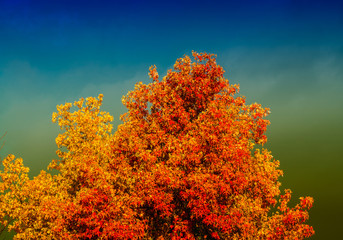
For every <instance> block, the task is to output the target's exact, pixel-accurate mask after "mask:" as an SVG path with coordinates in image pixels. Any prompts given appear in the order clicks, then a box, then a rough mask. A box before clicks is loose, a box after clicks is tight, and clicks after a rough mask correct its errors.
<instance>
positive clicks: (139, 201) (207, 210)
mask: <svg viewBox="0 0 343 240" xmlns="http://www.w3.org/2000/svg"><path fill="white" fill-rule="evenodd" d="M193 57H194V60H193V61H192V60H191V58H190V57H188V56H185V57H184V58H180V59H178V60H177V61H176V63H175V65H174V68H173V69H172V70H169V71H168V73H167V75H166V76H165V77H164V78H163V79H160V78H159V76H158V73H157V70H156V67H151V68H150V73H149V75H150V77H151V78H152V82H151V83H150V84H147V85H146V84H143V83H138V84H137V85H136V86H135V89H134V90H133V91H131V92H129V93H128V94H127V96H125V97H123V99H122V101H123V104H124V105H125V106H126V107H127V109H128V112H127V113H126V114H124V115H122V116H121V119H122V120H123V124H121V125H120V126H119V127H118V129H117V131H116V132H115V133H112V125H111V121H112V120H113V118H112V117H111V116H110V115H109V114H108V113H106V112H102V111H100V106H101V103H102V98H103V96H102V95H99V97H98V98H87V99H86V100H84V99H80V100H79V101H76V102H75V103H74V108H76V110H73V109H74V108H73V105H72V104H71V103H66V104H64V105H60V106H58V107H57V110H58V111H57V113H54V114H53V121H54V122H58V124H59V126H60V127H61V129H62V130H63V133H61V134H60V135H59V136H58V137H57V138H56V143H57V146H58V148H59V149H58V151H57V154H58V156H59V160H55V161H52V163H51V164H50V165H49V168H53V169H56V170H57V171H58V174H55V175H52V174H50V173H47V172H45V171H42V172H41V173H40V174H39V175H38V176H37V177H35V178H34V179H32V180H31V179H29V178H28V176H27V172H28V169H27V168H25V167H24V166H23V164H22V160H21V159H16V160H15V157H14V156H12V155H10V156H8V157H7V158H6V159H5V160H4V161H3V165H4V170H3V171H2V172H0V177H1V178H0V180H1V182H0V194H1V202H0V203H1V205H0V224H1V226H2V227H3V228H6V227H7V228H8V229H10V230H11V229H12V230H15V232H16V233H17V234H16V236H15V238H16V239H304V238H307V237H310V236H311V235H313V234H314V231H313V229H312V227H311V226H309V225H308V224H306V221H307V219H308V217H309V215H308V209H310V208H311V207H312V203H313V199H312V198H310V197H305V198H300V203H299V204H297V205H296V206H295V207H293V208H290V207H289V206H288V203H289V200H290V198H291V191H290V190H285V193H284V194H283V195H281V193H280V190H279V188H280V182H279V180H278V179H279V177H280V176H281V175H282V174H283V173H282V171H281V170H280V169H279V168H278V167H279V162H278V161H276V160H275V159H274V158H273V156H272V155H271V153H270V152H269V151H268V150H266V149H264V148H263V147H262V145H263V144H264V143H266V141H267V138H266V136H265V131H266V128H267V125H268V124H269V121H268V120H266V119H265V118H266V117H267V115H268V114H269V109H267V108H262V107H261V105H259V104H256V103H254V104H251V105H246V104H245V99H244V97H240V96H236V95H237V93H238V90H239V87H238V85H230V84H229V82H228V80H227V79H225V78H224V76H223V74H224V70H223V69H222V67H220V66H219V65H217V63H216V58H215V56H214V55H211V54H206V53H202V54H198V53H195V52H194V53H193Z"/></svg>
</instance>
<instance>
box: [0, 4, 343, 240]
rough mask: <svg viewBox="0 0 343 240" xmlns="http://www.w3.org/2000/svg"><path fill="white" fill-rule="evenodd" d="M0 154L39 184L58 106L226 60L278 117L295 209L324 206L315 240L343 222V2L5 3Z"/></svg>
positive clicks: (276, 129)
mask: <svg viewBox="0 0 343 240" xmlns="http://www.w3.org/2000/svg"><path fill="white" fill-rule="evenodd" d="M0 9H1V10H0V136H1V135H3V134H5V133H6V135H5V136H4V137H3V138H2V139H1V140H0V146H1V145H2V143H3V142H4V145H3V148H2V149H1V151H0V157H1V158H2V159H3V158H4V157H5V156H6V155H7V154H10V153H11V154H15V155H16V156H17V157H22V158H23V159H24V164H25V165H27V166H29V167H30V169H31V172H30V174H31V177H32V176H35V175H37V174H38V173H39V172H40V170H42V169H43V170H46V167H47V165H48V163H49V162H50V161H51V160H52V159H54V158H56V155H55V151H56V149H57V147H56V145H55V137H56V136H57V134H58V132H59V129H58V126H57V125H56V124H53V123H52V122H51V115H52V113H53V112H54V111H56V105H59V104H63V103H65V102H74V101H75V100H78V99H79V98H80V97H89V96H98V94H100V93H102V94H104V104H103V110H105V111H108V112H110V113H111V115H112V116H114V119H115V120H114V122H113V124H114V126H115V128H116V126H117V125H118V124H120V123H121V122H120V120H119V116H120V114H123V113H125V111H126V110H125V108H124V107H123V106H122V104H121V98H122V96H123V95H125V94H126V93H127V92H128V91H130V90H133V88H134V85H135V83H137V82H140V81H141V82H143V83H149V82H150V80H149V77H148V69H149V67H150V66H151V65H156V66H157V70H158V71H159V74H160V76H164V75H165V74H166V72H167V70H168V69H170V68H172V66H173V64H174V62H175V61H176V59H177V58H180V57H183V56H184V55H185V54H186V55H191V53H192V50H194V51H197V52H207V53H214V54H217V63H218V64H219V65H221V66H222V67H223V68H224V70H225V71H226V73H225V77H226V78H228V79H229V81H230V82H231V83H232V84H240V89H241V92H240V94H241V95H244V96H246V98H247V102H248V103H253V102H258V103H261V104H262V105H263V106H264V107H269V108H270V109H271V115H270V116H269V117H268V119H269V120H270V121H271V125H270V126H269V129H268V132H267V136H268V144H267V145H266V147H267V148H268V149H269V150H271V151H272V154H273V156H274V157H275V159H277V160H279V161H280V163H281V166H280V168H281V169H283V170H284V177H282V178H281V179H280V181H281V182H282V188H291V189H292V191H293V198H294V203H295V202H296V201H297V199H298V198H299V197H300V196H312V197H314V199H315V203H314V207H313V209H312V210H311V211H310V222H309V223H310V224H311V225H312V226H313V227H314V229H315V231H316V234H315V236H314V237H313V238H312V239H335V238H336V239H337V238H338V236H341V232H340V228H341V226H342V224H343V218H342V217H341V216H342V215H343V208H342V204H341V203H342V201H343V190H342V189H343V188H342V187H341V183H342V182H343V174H342V173H343V162H342V154H341V149H342V146H343V140H342V137H341V136H342V134H343V127H342V121H343V94H342V90H343V67H342V66H343V31H342V29H343V3H339V1H329V0H328V1H316V0H313V1H304V0H298V1H296V0H293V1H291V0H278V1H264V0H261V1H245V0H242V1H230V0H227V1H216V0H211V1H202V0H198V1H187V0H183V1H178V0H175V1H129V0H128V1H86V0H84V1H70V0H69V1H65V0H58V1H57V0H50V1H40V0H36V1H30V0H0Z"/></svg>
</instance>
